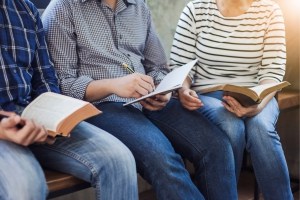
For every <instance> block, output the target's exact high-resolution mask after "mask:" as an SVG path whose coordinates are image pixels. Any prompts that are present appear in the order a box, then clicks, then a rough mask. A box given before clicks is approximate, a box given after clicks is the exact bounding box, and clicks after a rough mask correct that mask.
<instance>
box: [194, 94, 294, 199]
mask: <svg viewBox="0 0 300 200" xmlns="http://www.w3.org/2000/svg"><path fill="white" fill-rule="evenodd" d="M199 98H200V99H201V100H202V102H203V103H204V107H202V108H200V109H198V112H199V113H201V114H203V115H205V116H206V117H207V118H208V119H210V120H211V121H212V122H213V123H215V124H216V125H217V126H218V127H220V128H221V129H222V130H223V131H224V132H226V134H227V135H228V136H229V138H230V142H231V144H232V147H233V151H234V155H235V161H236V168H237V173H239V171H240V167H241V163H242V159H243V156H242V155H243V154H242V152H243V148H244V147H246V150H247V151H248V152H249V153H250V156H251V161H252V165H253V168H254V172H255V176H256V179H257V182H258V185H259V188H260V190H261V191H262V193H263V196H264V198H265V199H266V200H269V199H272V200H275V199H278V200H289V199H293V196H292V193H291V188H290V180H289V173H288V168H287V164H286V160H285V157H284V152H283V149H282V146H281V143H280V138H279V136H278V134H277V132H276V130H275V126H276V122H277V119H278V115H279V108H278V104H277V102H276V99H275V98H273V99H272V100H271V101H270V102H269V103H268V104H267V105H266V107H265V108H264V109H263V110H262V111H261V112H260V113H259V114H257V115H256V116H253V117H246V118H238V117H236V116H235V115H234V114H232V113H230V112H229V111H227V110H226V109H225V108H224V107H223V105H222V104H221V100H222V92H212V93H208V94H206V95H199Z"/></svg>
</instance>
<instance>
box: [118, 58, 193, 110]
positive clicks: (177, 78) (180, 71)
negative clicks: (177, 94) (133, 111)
mask: <svg viewBox="0 0 300 200" xmlns="http://www.w3.org/2000/svg"><path fill="white" fill-rule="evenodd" d="M196 62H197V59H196V60H193V61H191V62H189V63H187V64H185V65H183V66H181V67H178V68H176V69H174V70H173V71H171V72H170V73H168V74H167V75H166V76H165V77H164V79H163V80H162V81H161V82H160V83H159V85H158V86H157V87H156V88H155V90H154V91H153V92H151V93H149V94H147V95H145V96H142V97H140V98H138V99H135V100H133V101H130V102H128V103H125V104H124V106H127V105H129V104H132V103H136V102H139V101H141V100H143V99H146V98H149V97H152V96H155V95H157V94H166V93H168V92H172V91H174V90H177V89H179V88H181V87H182V84H183V82H184V80H185V79H186V77H187V75H188V74H189V72H190V70H191V69H192V68H193V66H194V65H195V64H196Z"/></svg>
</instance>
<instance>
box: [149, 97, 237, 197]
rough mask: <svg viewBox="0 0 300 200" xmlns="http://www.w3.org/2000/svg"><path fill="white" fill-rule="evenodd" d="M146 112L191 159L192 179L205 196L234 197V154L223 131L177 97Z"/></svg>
mask: <svg viewBox="0 0 300 200" xmlns="http://www.w3.org/2000/svg"><path fill="white" fill-rule="evenodd" d="M145 113H146V115H147V116H148V117H149V119H150V120H151V121H152V122H153V123H155V124H156V125H157V126H158V127H159V128H160V129H161V130H162V131H163V133H164V134H165V135H166V136H167V137H168V139H169V140H170V141H171V143H172V144H173V146H174V148H175V150H176V151H177V152H178V153H180V154H181V155H182V156H183V157H184V158H187V159H188V160H189V161H191V162H192V163H193V165H194V168H195V182H196V184H197V186H198V188H199V190H200V191H201V192H202V194H203V195H204V197H205V199H222V200H223V199H230V200H234V199H237V185H236V176H235V166H234V156H233V152H232V148H231V145H230V142H229V139H228V137H227V136H226V134H225V133H223V132H221V131H220V130H219V129H218V128H217V127H216V126H215V125H213V124H212V123H210V122H209V121H208V120H207V119H206V118H205V117H203V116H202V115H201V114H200V113H198V112H196V111H194V112H191V111H188V110H187V109H185V108H183V107H182V106H181V104H180V102H179V101H178V100H177V99H171V100H170V102H169V103H168V104H167V106H166V107H165V108H164V109H162V110H160V111H155V112H151V111H145Z"/></svg>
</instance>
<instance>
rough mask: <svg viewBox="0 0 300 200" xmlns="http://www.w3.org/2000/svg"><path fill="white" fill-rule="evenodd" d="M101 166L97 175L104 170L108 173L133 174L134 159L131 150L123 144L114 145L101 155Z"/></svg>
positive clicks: (134, 169)
mask: <svg viewBox="0 0 300 200" xmlns="http://www.w3.org/2000/svg"><path fill="white" fill-rule="evenodd" d="M101 158H102V159H101V160H100V161H99V162H101V166H102V167H100V168H98V169H99V172H98V175H100V176H102V175H101V171H102V172H103V171H105V173H108V174H124V175H128V174H130V175H131V176H133V177H134V176H135V174H136V164H135V159H134V157H133V155H132V153H131V151H130V150H129V149H128V148H127V147H126V146H125V145H119V146H114V147H112V149H111V150H110V151H109V152H108V153H107V154H106V155H105V157H103V156H101Z"/></svg>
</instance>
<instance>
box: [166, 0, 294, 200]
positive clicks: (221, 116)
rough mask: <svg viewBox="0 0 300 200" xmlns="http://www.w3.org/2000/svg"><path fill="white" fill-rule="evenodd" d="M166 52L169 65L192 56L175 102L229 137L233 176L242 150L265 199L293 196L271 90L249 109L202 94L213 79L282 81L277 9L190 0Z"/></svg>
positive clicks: (260, 1)
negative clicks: (250, 163) (196, 60)
mask: <svg viewBox="0 0 300 200" xmlns="http://www.w3.org/2000/svg"><path fill="white" fill-rule="evenodd" d="M170 57H171V60H172V67H173V68H177V67H180V66H181V65H183V64H185V63H188V62H189V61H191V60H194V59H196V58H197V59H198V62H197V64H196V65H195V66H194V69H193V70H192V71H191V74H190V77H191V78H192V79H186V82H185V86H184V87H183V88H182V89H180V90H179V99H180V101H181V103H182V106H183V107H185V108H186V109H187V110H191V111H194V112H198V113H201V114H203V115H204V116H206V117H207V118H208V119H209V120H210V121H212V122H213V123H214V124H216V125H217V126H218V127H219V128H220V129H221V130H223V131H224V132H225V133H226V134H227V135H228V137H229V139H230V141H231V145H232V148H233V152H234V155H235V162H236V171H237V175H238V174H239V171H240V168H241V163H242V159H243V149H244V148H246V150H247V151H248V152H249V154H250V156H251V161H252V165H253V168H254V172H255V176H256V179H257V182H258V185H259V188H260V190H261V191H262V193H263V196H264V199H274V200H275V199H278V200H282V199H285V200H289V199H293V195H292V192H291V188H290V180H289V172H288V167H287V163H286V160H285V157H284V152H283V149H282V146H281V143H280V138H279V135H278V133H277V131H276V122H277V119H278V115H279V109H278V104H277V101H276V99H275V98H274V95H275V92H273V93H271V94H270V95H268V96H267V97H266V98H265V99H263V100H262V102H261V103H260V104H257V105H253V106H242V105H241V104H240V103H239V102H238V101H237V100H236V99H234V98H233V97H231V96H226V95H225V96H224V94H223V92H220V91H217V92H211V93H205V94H201V92H202V91H203V89H205V87H207V86H216V85H218V84H227V83H228V84H236V85H239V86H245V87H246V86H248V87H253V86H257V85H262V84H267V83H274V82H280V81H282V80H283V77H284V74H285V63H286V46H285V27H284V20H283V16H282V12H281V10H280V8H279V6H278V5H277V4H276V3H275V2H274V1H271V0H238V1H237V0H205V1H204V0H196V1H193V2H190V3H188V4H187V6H186V7H185V8H184V10H183V12H182V14H181V17H180V20H179V22H178V26H177V29H176V33H175V36H174V40H173V46H172V50H171V56H170ZM191 80H193V81H191ZM212 134H213V133H212ZM241 148H242V149H241Z"/></svg>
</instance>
